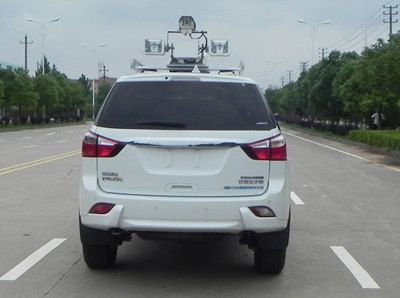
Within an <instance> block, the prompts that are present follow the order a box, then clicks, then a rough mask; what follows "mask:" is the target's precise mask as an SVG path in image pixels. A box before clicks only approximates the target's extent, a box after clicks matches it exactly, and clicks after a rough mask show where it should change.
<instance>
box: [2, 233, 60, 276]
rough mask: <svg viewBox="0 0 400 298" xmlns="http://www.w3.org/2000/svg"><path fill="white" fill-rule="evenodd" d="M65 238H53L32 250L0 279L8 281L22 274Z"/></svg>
mask: <svg viewBox="0 0 400 298" xmlns="http://www.w3.org/2000/svg"><path fill="white" fill-rule="evenodd" d="M65 240H66V239H63V238H55V239H53V240H51V241H49V242H48V243H46V244H45V245H43V246H42V247H41V248H39V249H38V250H37V251H35V252H33V253H32V254H31V255H30V256H29V257H27V258H26V259H25V260H23V261H22V262H21V263H19V264H18V265H17V266H15V267H14V268H12V269H11V270H10V271H8V272H7V273H6V274H4V275H3V276H2V277H0V280H8V281H12V280H16V279H17V278H18V277H20V276H21V275H22V274H24V273H25V272H26V271H28V270H29V269H30V268H32V267H33V266H34V265H35V264H36V263H37V262H39V261H40V260H41V259H43V258H44V257H45V256H46V255H47V254H48V253H49V252H51V251H52V250H53V249H55V248H56V247H57V246H59V245H60V244H61V243H63V242H64V241H65Z"/></svg>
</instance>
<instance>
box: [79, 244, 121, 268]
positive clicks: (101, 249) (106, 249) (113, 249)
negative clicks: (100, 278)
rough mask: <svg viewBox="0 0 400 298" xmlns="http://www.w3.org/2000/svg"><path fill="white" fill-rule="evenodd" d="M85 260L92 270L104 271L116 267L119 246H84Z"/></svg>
mask: <svg viewBox="0 0 400 298" xmlns="http://www.w3.org/2000/svg"><path fill="white" fill-rule="evenodd" d="M82 248H83V258H84V259H85V262H86V265H87V266H88V267H89V268H91V269H104V268H109V267H111V266H113V265H114V263H115V260H116V258H117V251H118V245H116V244H115V245H86V244H82Z"/></svg>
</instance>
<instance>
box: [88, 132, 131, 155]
mask: <svg viewBox="0 0 400 298" xmlns="http://www.w3.org/2000/svg"><path fill="white" fill-rule="evenodd" d="M124 147H125V145H124V144H122V143H119V142H117V141H113V140H110V139H107V138H104V137H101V136H98V135H96V134H94V133H92V132H90V131H89V132H87V133H86V134H85V136H84V138H83V142H82V156H83V157H114V156H116V155H117V154H118V153H119V152H120V151H121V150H122V148H124Z"/></svg>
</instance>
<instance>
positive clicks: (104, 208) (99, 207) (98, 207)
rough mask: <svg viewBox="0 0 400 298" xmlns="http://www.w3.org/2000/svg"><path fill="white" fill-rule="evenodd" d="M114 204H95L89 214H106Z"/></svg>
mask: <svg viewBox="0 0 400 298" xmlns="http://www.w3.org/2000/svg"><path fill="white" fill-rule="evenodd" d="M114 206H115V205H114V204H110V203H97V204H95V205H93V206H92V208H90V210H89V213H92V214H107V213H108V212H110V211H111V209H112V208H114Z"/></svg>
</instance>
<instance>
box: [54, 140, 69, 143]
mask: <svg viewBox="0 0 400 298" xmlns="http://www.w3.org/2000/svg"><path fill="white" fill-rule="evenodd" d="M66 141H67V140H58V141H56V143H65V142H66Z"/></svg>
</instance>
